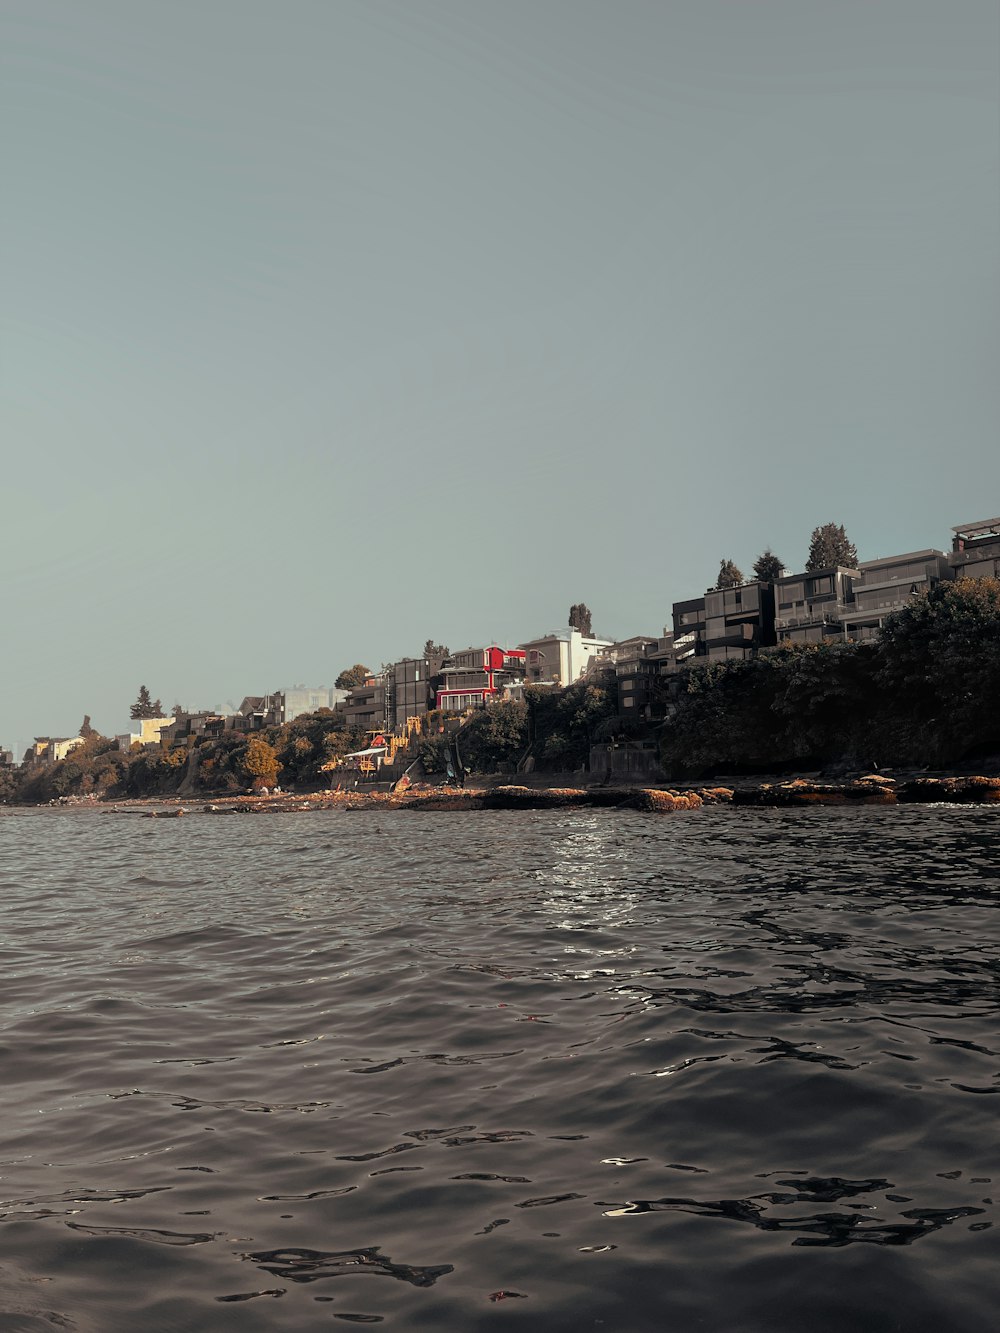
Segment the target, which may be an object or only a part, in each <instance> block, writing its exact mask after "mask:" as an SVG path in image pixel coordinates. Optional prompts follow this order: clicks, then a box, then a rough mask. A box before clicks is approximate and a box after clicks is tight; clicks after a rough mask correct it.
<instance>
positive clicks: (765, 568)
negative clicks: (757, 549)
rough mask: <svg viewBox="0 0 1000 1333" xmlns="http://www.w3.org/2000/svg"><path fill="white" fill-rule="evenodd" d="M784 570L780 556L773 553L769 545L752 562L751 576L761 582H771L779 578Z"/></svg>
mask: <svg viewBox="0 0 1000 1333" xmlns="http://www.w3.org/2000/svg"><path fill="white" fill-rule="evenodd" d="M784 572H785V566H784V563H783V562H782V560H781V558H780V556H776V555H775V554H774V552H773V551H772V550H771V548H770V546H769V547H768V548H767V550H765V551H762V552H761V554H760V555H759V556H758V557H757V559H756V560H755V561H754V562H753V576H754V578H755V579H759V580H760V582H761V583H772V582H773V581H774V580H775V579H780V578H781V576H782V574H784Z"/></svg>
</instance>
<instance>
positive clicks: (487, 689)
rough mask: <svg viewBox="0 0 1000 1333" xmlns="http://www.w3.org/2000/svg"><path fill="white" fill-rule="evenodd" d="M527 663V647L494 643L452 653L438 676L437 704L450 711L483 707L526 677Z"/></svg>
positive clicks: (445, 660)
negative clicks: (502, 646) (512, 646)
mask: <svg viewBox="0 0 1000 1333" xmlns="http://www.w3.org/2000/svg"><path fill="white" fill-rule="evenodd" d="M524 662H525V653H524V649H522V648H501V647H499V646H498V645H497V644H495V643H494V644H490V645H489V647H486V648H465V649H463V651H462V652H460V653H453V654H452V655H451V656H450V657H446V658H445V659H444V662H443V663H442V666H441V671H440V673H439V675H438V677H437V679H438V687H437V695H436V706H437V707H438V708H441V709H443V710H444V711H445V712H449V713H462V712H465V710H466V709H467V708H482V707H484V706H485V705H486V704H488V703H491V702H493V701H494V700H496V699H499V698H500V697H501V696H502V695H503V692H504V689H505V688H506V687H508V686H511V685H516V684H518V683H519V682H520V681H522V680H523V679H524V674H525V672H524Z"/></svg>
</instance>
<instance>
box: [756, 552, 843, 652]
mask: <svg viewBox="0 0 1000 1333" xmlns="http://www.w3.org/2000/svg"><path fill="white" fill-rule="evenodd" d="M859 578H860V573H859V571H858V570H857V569H848V568H847V567H846V566H844V565H831V566H829V567H828V568H827V569H816V570H812V571H808V572H806V573H802V574H786V575H784V576H783V577H782V578H780V579H775V581H774V612H775V613H774V628H775V634H776V637H777V641H778V643H822V642H823V641H824V640H825V639H839V638H842V637H843V632H844V617H845V615H847V613H848V612H849V611H851V610H852V609H853V607H854V585H855V583H856V582H857V581H858V579H859Z"/></svg>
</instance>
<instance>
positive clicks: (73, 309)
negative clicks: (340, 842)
mask: <svg viewBox="0 0 1000 1333" xmlns="http://www.w3.org/2000/svg"><path fill="white" fill-rule="evenodd" d="M0 13H2V15H3V18H4V26H5V34H4V37H3V43H2V45H3V51H4V56H3V58H4V62H5V63H4V70H3V75H2V84H3V93H2V96H3V103H2V106H0V117H2V125H3V130H2V134H3V176H2V179H3V187H4V202H3V207H2V210H0V229H2V251H0V253H2V255H3V288H2V292H3V296H2V303H0V304H2V320H3V329H2V367H3V400H2V419H0V430H2V441H3V444H2V449H3V455H2V462H3V467H2V480H3V491H2V497H3V503H2V508H0V520H2V521H0V569H2V585H0V586H2V592H0V632H2V636H3V651H2V658H0V661H2V668H0V679H2V682H3V689H2V690H0V744H4V745H8V746H9V745H12V744H13V745H17V746H18V747H20V746H22V745H24V744H25V743H26V742H27V741H28V740H29V739H30V738H31V736H33V735H34V734H36V733H37V734H53V735H54V734H59V735H64V734H73V733H75V732H76V730H77V729H78V727H79V725H80V721H81V719H82V717H83V714H84V713H85V712H87V713H90V714H91V715H92V717H93V720H94V724H95V725H96V726H98V727H99V728H100V729H101V730H103V731H109V732H114V731H115V730H120V729H123V728H124V726H125V723H126V720H127V717H128V707H129V704H130V703H131V702H132V700H133V699H134V698H135V695H136V693H137V690H138V687H139V685H140V683H145V684H147V685H148V686H149V688H150V690H151V691H152V692H153V695H154V696H157V695H158V696H160V697H161V698H162V699H163V702H164V705H165V706H167V707H169V706H170V705H171V704H173V703H175V702H178V701H179V702H181V703H183V704H184V705H186V706H188V707H192V708H193V707H211V706H215V705H219V704H225V702H226V701H227V700H234V701H238V700H239V699H240V698H241V697H242V696H243V695H244V694H246V693H256V692H263V691H266V690H272V689H277V688H280V687H282V686H284V685H291V684H294V683H297V682H305V683H308V684H317V685H318V684H331V683H332V682H333V678H334V677H335V676H336V674H337V673H338V671H339V670H340V669H341V668H342V667H343V666H345V665H349V664H350V663H352V662H355V661H358V660H361V661H363V662H366V663H368V664H369V665H378V663H379V662H381V661H389V660H393V659H395V658H398V657H401V656H405V655H413V654H416V653H419V651H420V649H421V647H422V645H423V642H424V640H425V639H426V638H427V637H428V636H433V637H434V638H435V639H437V640H439V641H443V642H446V643H448V644H450V645H451V647H452V648H459V647H464V646H466V645H468V644H476V643H484V642H488V641H491V640H497V641H499V642H500V643H504V642H507V643H511V644H516V643H517V642H518V641H521V640H523V639H525V638H527V637H531V636H534V635H537V634H539V633H541V632H543V631H545V630H546V629H549V628H552V627H555V626H557V625H560V624H564V623H565V621H566V616H567V612H568V608H569V605H570V603H571V602H576V601H581V600H582V601H586V602H587V603H588V605H589V606H590V607H591V608H592V610H593V613H594V625H595V629H596V630H598V631H599V632H602V633H605V634H608V635H611V636H624V635H627V634H632V633H657V632H659V631H660V630H661V628H662V626H663V625H664V623H665V621H667V620H668V619H669V614H670V604H671V602H672V601H674V600H677V599H680V598H682V597H688V596H696V595H698V594H699V593H700V592H701V591H703V590H704V588H705V587H706V586H707V585H708V584H709V583H710V582H711V581H713V579H714V576H715V574H716V572H717V570H718V566H719V561H720V559H721V558H722V557H723V556H726V557H731V558H733V559H734V560H736V562H737V563H738V564H739V565H741V566H742V567H743V568H744V570H748V569H749V566H750V564H751V563H752V562H753V559H754V557H755V556H756V555H757V554H758V553H759V552H760V550H761V549H762V548H763V547H764V546H765V545H770V546H772V547H773V548H774V550H776V551H777V552H778V554H779V555H781V557H782V558H783V559H784V560H785V562H786V564H788V565H789V566H791V567H796V568H800V567H801V564H802V562H803V560H804V558H805V552H806V547H807V544H808V538H809V533H810V531H811V529H812V528H813V527H814V526H815V525H816V524H818V523H822V522H825V521H827V520H831V519H832V520H834V521H836V522H842V523H844V524H845V525H846V527H847V530H848V533H849V535H850V536H851V537H852V538H853V539H854V541H855V543H856V544H857V546H858V548H859V551H860V553H861V556H862V558H874V557H876V556H879V555H887V554H892V553H895V552H900V551H909V550H913V549H916V548H921V547H926V546H944V547H947V544H948V542H949V539H950V533H949V529H950V527H951V526H952V525H953V524H956V523H961V522H966V521H969V520H972V519H977V518H988V517H992V516H993V515H995V514H997V513H1000V447H998V426H1000V375H998V366H1000V302H998V294H1000V7H998V3H997V0H490V2H489V3H483V2H482V0H280V3H279V2H278V0H0Z"/></svg>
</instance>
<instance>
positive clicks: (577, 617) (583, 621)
mask: <svg viewBox="0 0 1000 1333" xmlns="http://www.w3.org/2000/svg"><path fill="white" fill-rule="evenodd" d="M569 625H570V628H571V629H578V630H579V631H580V633H581V634H582V635H583V637H584V638H585V639H589V638H590V637H591V636H592V635H593V633H594V629H593V625H592V623H591V614H590V607H589V606H588V605H587V604H586V602H574V603H573V605H572V606H571V607H570V609H569Z"/></svg>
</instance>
